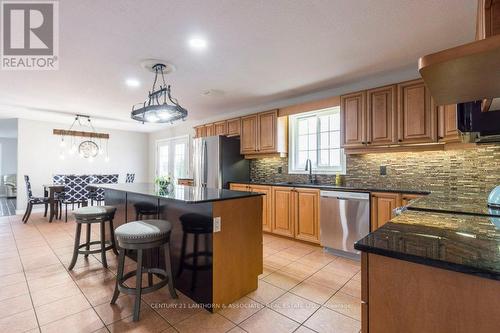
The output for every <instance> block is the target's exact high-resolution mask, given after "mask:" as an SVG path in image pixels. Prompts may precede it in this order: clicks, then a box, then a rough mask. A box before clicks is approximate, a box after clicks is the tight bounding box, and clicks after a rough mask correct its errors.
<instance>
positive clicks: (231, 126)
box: [227, 118, 241, 136]
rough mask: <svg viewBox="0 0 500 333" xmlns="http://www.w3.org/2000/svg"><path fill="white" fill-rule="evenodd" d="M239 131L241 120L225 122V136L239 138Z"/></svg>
mask: <svg viewBox="0 0 500 333" xmlns="http://www.w3.org/2000/svg"><path fill="white" fill-rule="evenodd" d="M240 131H241V119H240V118H235V119H229V120H228V121H227V136H239V135H240Z"/></svg>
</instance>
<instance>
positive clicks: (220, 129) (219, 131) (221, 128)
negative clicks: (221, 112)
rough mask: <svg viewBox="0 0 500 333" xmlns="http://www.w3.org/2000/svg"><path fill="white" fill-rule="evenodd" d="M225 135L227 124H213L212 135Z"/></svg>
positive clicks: (220, 122)
mask: <svg viewBox="0 0 500 333" xmlns="http://www.w3.org/2000/svg"><path fill="white" fill-rule="evenodd" d="M226 134H227V122H226V121H225V120H224V121H218V122H216V123H214V135H226Z"/></svg>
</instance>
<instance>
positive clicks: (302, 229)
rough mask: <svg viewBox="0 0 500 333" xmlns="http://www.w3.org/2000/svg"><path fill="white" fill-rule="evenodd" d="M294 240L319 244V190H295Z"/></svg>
mask: <svg viewBox="0 0 500 333" xmlns="http://www.w3.org/2000/svg"><path fill="white" fill-rule="evenodd" d="M295 214H296V215H295V238H296V239H300V240H304V241H308V242H313V243H319V190H316V189H305V188H298V189H295Z"/></svg>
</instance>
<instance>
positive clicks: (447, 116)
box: [438, 104, 460, 142]
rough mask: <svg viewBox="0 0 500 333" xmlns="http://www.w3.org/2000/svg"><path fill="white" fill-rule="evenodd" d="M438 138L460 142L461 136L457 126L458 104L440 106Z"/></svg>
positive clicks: (442, 140)
mask: <svg viewBox="0 0 500 333" xmlns="http://www.w3.org/2000/svg"><path fill="white" fill-rule="evenodd" d="M438 140H439V141H440V142H458V141H460V136H459V133H458V127H457V105H456V104H450V105H441V106H439V108H438Z"/></svg>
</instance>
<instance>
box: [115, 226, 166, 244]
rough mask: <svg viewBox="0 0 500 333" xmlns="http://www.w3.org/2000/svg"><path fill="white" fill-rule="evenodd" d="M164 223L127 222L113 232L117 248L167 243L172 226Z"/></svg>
mask: <svg viewBox="0 0 500 333" xmlns="http://www.w3.org/2000/svg"><path fill="white" fill-rule="evenodd" d="M165 222H167V221H162V220H144V221H134V222H129V223H126V224H123V225H121V226H119V227H118V228H117V229H116V230H115V236H116V238H117V239H118V246H120V247H124V248H127V245H131V246H133V245H134V244H152V243H155V242H157V241H162V240H167V241H168V239H169V237H170V231H171V230H172V225H171V224H170V223H165ZM151 247H154V246H151ZM143 248H144V247H143Z"/></svg>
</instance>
